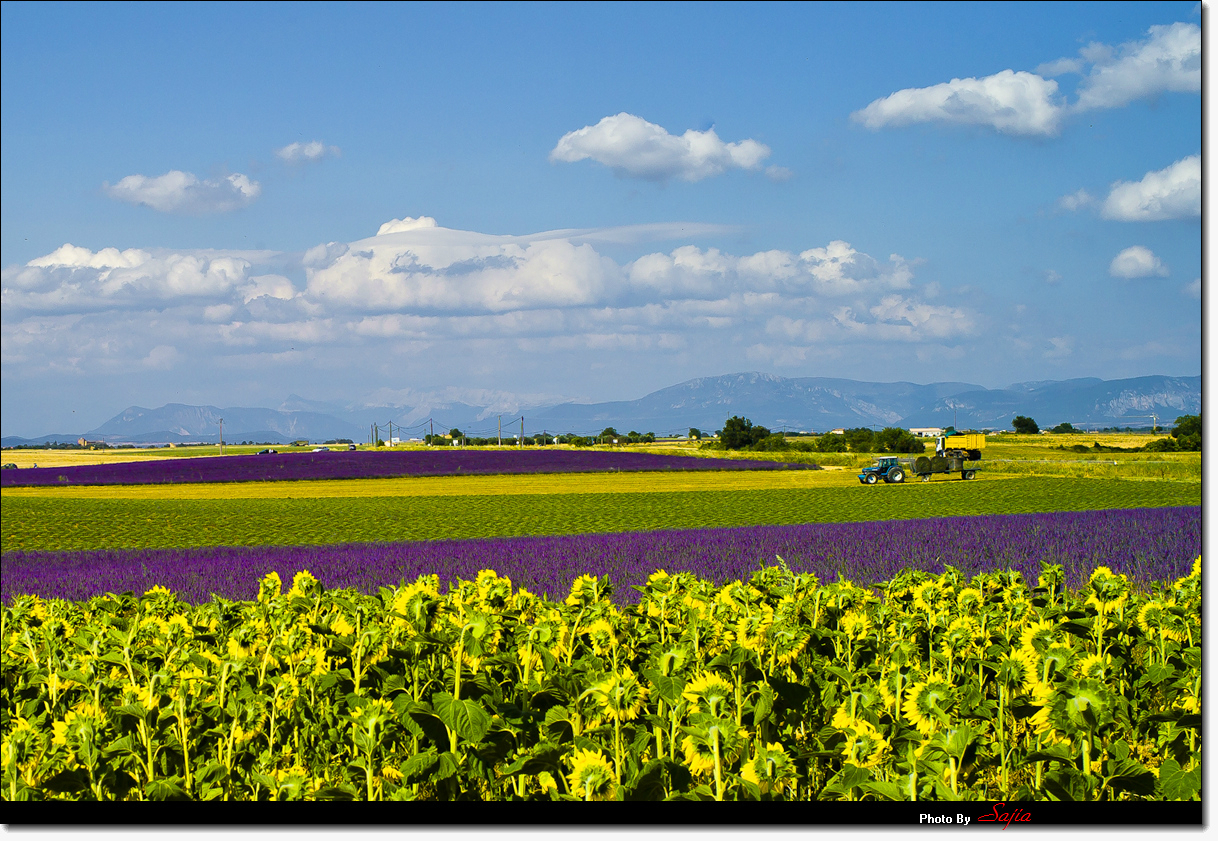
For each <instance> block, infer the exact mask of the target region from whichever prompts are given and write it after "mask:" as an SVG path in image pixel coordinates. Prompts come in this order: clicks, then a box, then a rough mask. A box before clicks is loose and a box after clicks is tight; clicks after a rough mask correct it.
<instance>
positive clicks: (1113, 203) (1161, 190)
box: [1100, 155, 1201, 222]
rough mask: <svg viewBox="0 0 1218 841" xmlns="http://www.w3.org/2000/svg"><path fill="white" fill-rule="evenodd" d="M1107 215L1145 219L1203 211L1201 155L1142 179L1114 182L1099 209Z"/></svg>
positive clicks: (1136, 220)
mask: <svg viewBox="0 0 1218 841" xmlns="http://www.w3.org/2000/svg"><path fill="white" fill-rule="evenodd" d="M1100 215H1101V216H1103V217H1104V218H1105V219H1116V220H1118V221H1122V222H1146V221H1156V220H1161V219H1185V218H1189V217H1193V216H1200V215H1201V156H1200V155H1190V156H1189V157H1187V158H1184V159H1182V160H1179V161H1176V162H1175V163H1174V164H1172V165H1171V166H1169V167H1167V168H1166V169H1160V170H1157V171H1155V172H1148V173H1146V175H1144V176H1143V177H1142V180H1141V181H1118V182H1116V183H1115V184H1113V185H1112V189H1111V190H1110V191H1109V193H1108V198H1107V199H1106V200H1105V201H1104V205H1103V207H1102V208H1101V209H1100Z"/></svg>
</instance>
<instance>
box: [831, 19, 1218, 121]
mask: <svg viewBox="0 0 1218 841" xmlns="http://www.w3.org/2000/svg"><path fill="white" fill-rule="evenodd" d="M1066 74H1079V75H1081V76H1082V77H1083V78H1082V81H1081V82H1080V83H1079V85H1078V89H1077V99H1076V100H1075V101H1074V102H1073V103H1070V102H1067V101H1066V99H1065V97H1064V96H1062V95H1061V94H1060V92H1059V91H1058V84H1057V82H1056V81H1055V80H1054V79H1053V78H1052V77H1055V76H1062V75H1066ZM1046 77H1049V78H1046ZM1200 90H1201V28H1200V27H1198V26H1197V25H1195V24H1188V23H1174V24H1171V25H1170V26H1152V27H1150V29H1149V30H1148V31H1147V35H1146V38H1144V39H1142V40H1139V41H1131V42H1128V43H1125V44H1121V45H1119V46H1117V47H1111V46H1108V45H1105V44H1099V43H1092V44H1089V45H1088V46H1087V47H1085V48H1084V49H1082V50H1081V51H1080V53H1079V57H1078V58H1063V59H1058V60H1056V61H1051V62H1047V63H1045V64H1042V65H1041V66H1040V67H1038V68H1036V72H1035V73H1030V72H1028V71H1025V70H1020V71H1015V70H1011V69H1007V70H1003V71H1001V72H998V73H995V74H993V75H990V76H984V77H980V78H976V77H970V78H965V79H952V80H951V81H950V82H943V83H940V84H937V85H931V86H929V87H924V88H905V89H903V90H899V91H896V92H895V93H893V94H890V95H889V96H886V97H883V98H881V99H877V100H875V101H873V102H871V103H870V104H869V105H867V107H865V108H863V109H861V110H859V111H856V112H854V113H853V114H852V115H851V117H852V119H854V120H855V121H856V122H858V123H861V124H862V125H864V126H866V127H867V128H870V129H880V128H888V127H892V126H905V125H910V124H912V123H926V122H940V123H950V124H956V125H977V126H986V127H988V128H991V129H994V130H995V131H998V132H1001V133H1003V134H1012V135H1022V136H1040V137H1047V136H1052V135H1055V134H1057V133H1058V132H1059V130H1060V128H1061V124H1062V122H1063V120H1064V119H1065V118H1066V117H1068V116H1069V115H1070V114H1073V113H1078V112H1082V111H1089V110H1094V109H1097V108H1119V107H1122V106H1124V105H1128V104H1129V103H1130V102H1133V101H1134V100H1137V99H1144V98H1148V97H1154V96H1157V95H1159V94H1162V93H1166V92H1169V91H1183V92H1199V91H1200Z"/></svg>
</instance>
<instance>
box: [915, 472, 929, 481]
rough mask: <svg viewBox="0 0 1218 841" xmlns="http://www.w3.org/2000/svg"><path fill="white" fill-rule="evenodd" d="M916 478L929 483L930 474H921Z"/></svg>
mask: <svg viewBox="0 0 1218 841" xmlns="http://www.w3.org/2000/svg"><path fill="white" fill-rule="evenodd" d="M918 478H919V479H921V480H922V481H923V482H929V481H930V474H929V473H922V474H920V475H919V476H918Z"/></svg>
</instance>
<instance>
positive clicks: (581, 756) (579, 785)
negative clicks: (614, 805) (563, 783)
mask: <svg viewBox="0 0 1218 841" xmlns="http://www.w3.org/2000/svg"><path fill="white" fill-rule="evenodd" d="M569 761H570V763H571V773H570V774H569V775H568V776H567V781H568V782H569V783H570V786H571V793H572V794H575V795H577V796H579V797H582V798H583V799H584V800H610V799H612V797H613V794H614V791H615V789H616V787H617V778H616V777H615V775H614V773H613V765H612V764H611V763H610V762H609V760H608V759H606V758H605V755H604V754H602V753H601V752H600V751H594V750H584V749H582V748H576V749H575V753H573V754H572V755H571V758H570V760H569Z"/></svg>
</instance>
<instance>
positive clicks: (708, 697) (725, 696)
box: [682, 672, 734, 715]
mask: <svg viewBox="0 0 1218 841" xmlns="http://www.w3.org/2000/svg"><path fill="white" fill-rule="evenodd" d="M682 695H684V697H685V700H687V701H689V703H690V704H692V705H693V709H694V711H696V712H708V713H710V714H711V715H718V714H720V710H721V708H722V707H723V706H724V705H725V704H727V703H728V702H730V701H731V699H732V698H733V695H734V690H733V688H732V684H731V683H730V682H729V681H727V680H724V679H723V678H721V677H719V675H717V674H715V673H714V672H702V674H700V675H698V676H697V677H695V678H694V679H693V680H691V681H690V682H689V683H687V684H686V685H685V691H684V692H683V693H682Z"/></svg>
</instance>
